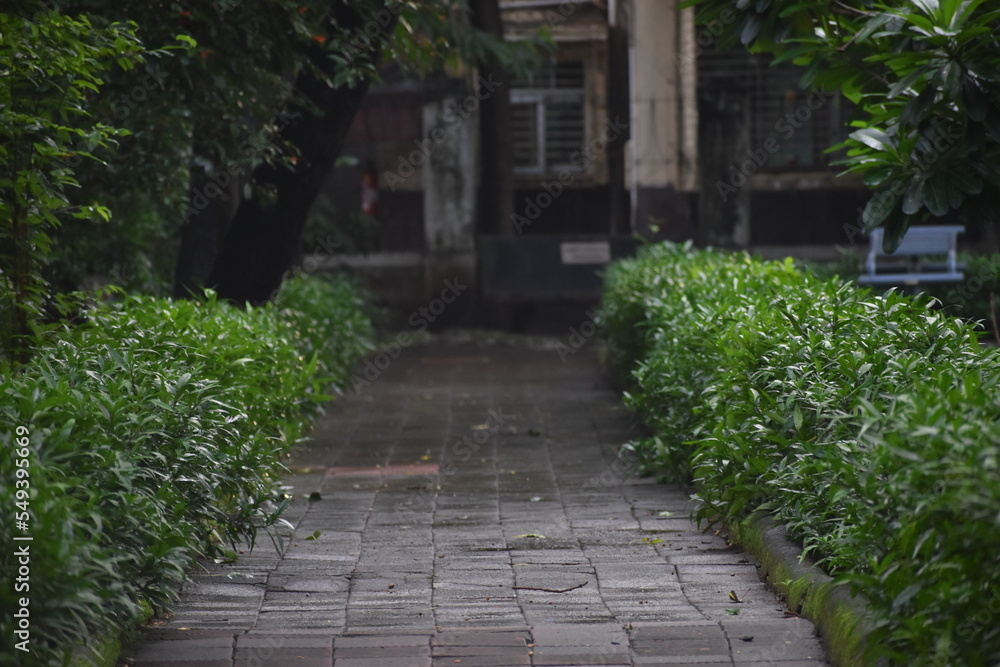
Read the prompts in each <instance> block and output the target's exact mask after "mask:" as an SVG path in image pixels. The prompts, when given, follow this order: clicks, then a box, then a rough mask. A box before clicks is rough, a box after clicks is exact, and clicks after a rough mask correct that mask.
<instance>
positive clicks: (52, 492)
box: [0, 278, 372, 664]
mask: <svg viewBox="0 0 1000 667" xmlns="http://www.w3.org/2000/svg"><path fill="white" fill-rule="evenodd" d="M371 338H372V332H371V326H370V323H369V320H368V318H367V317H366V315H365V314H364V312H363V309H362V303H361V301H360V299H359V297H358V295H357V293H356V291H355V290H354V289H353V287H351V286H350V285H349V284H347V283H346V282H345V281H343V280H332V281H323V280H319V279H315V278H311V279H295V280H291V281H289V282H288V283H286V285H285V287H284V288H283V289H282V291H281V293H280V294H279V296H278V298H277V300H276V303H275V304H273V305H269V306H267V307H265V308H260V309H249V308H248V309H246V310H242V309H239V308H236V307H234V306H232V305H229V304H227V303H221V302H218V301H216V300H215V299H213V298H208V299H207V300H206V301H205V302H202V303H195V302H192V301H169V300H165V299H156V298H150V297H126V298H125V299H124V300H123V301H122V302H120V303H116V304H113V305H105V306H100V307H97V308H95V309H93V310H90V311H88V312H87V313H86V315H85V321H84V322H83V323H81V324H78V325H76V326H73V327H68V328H66V329H65V330H64V331H63V332H62V333H61V334H59V335H58V336H57V337H56V339H55V340H54V342H53V343H52V345H51V347H49V348H47V349H43V350H38V351H36V354H35V357H34V360H33V361H32V362H31V363H30V364H29V365H28V366H27V367H26V368H24V369H23V372H22V373H21V374H19V375H17V376H14V377H7V378H5V379H4V383H3V387H2V391H0V415H2V421H3V427H2V429H0V439H2V441H3V444H4V451H5V455H4V457H3V458H2V459H0V479H2V480H3V482H2V484H0V507H3V521H2V523H0V525H2V532H3V537H4V544H5V545H7V546H5V548H4V554H3V561H2V562H3V566H4V567H3V571H2V579H3V581H0V605H2V609H3V615H2V617H0V633H2V635H3V637H4V641H3V642H2V644H0V663H2V664H50V663H56V662H58V660H59V656H60V655H61V654H63V653H64V652H65V651H66V650H68V649H70V650H71V649H72V648H73V647H74V646H76V645H77V644H78V643H80V642H82V643H84V644H86V643H88V638H89V637H92V636H94V635H96V634H99V633H107V632H113V631H115V630H116V629H119V628H123V627H127V626H128V625H129V624H130V623H132V622H133V621H134V619H135V618H136V617H137V614H138V613H139V604H140V602H141V601H143V600H147V601H149V602H152V603H153V604H154V605H156V606H159V607H162V606H164V605H167V604H168V603H169V602H170V601H172V600H173V599H174V598H175V597H176V595H177V593H178V590H179V587H180V585H181V584H182V583H183V581H184V578H185V572H186V570H187V569H188V567H189V566H190V565H191V564H192V563H193V561H194V559H195V558H197V557H199V556H201V555H206V556H209V555H211V556H222V557H227V556H229V555H231V552H230V548H233V547H234V546H235V545H236V544H237V543H238V542H239V541H241V540H243V539H252V538H253V536H254V535H255V534H256V531H257V530H258V529H260V528H266V527H267V526H270V525H271V524H273V523H274V522H275V521H276V520H277V518H278V515H279V513H280V511H281V510H282V509H283V507H281V506H280V505H278V504H276V502H277V501H276V496H275V494H274V492H273V490H272V484H273V482H274V481H275V479H276V476H277V475H280V474H281V472H282V463H281V461H282V458H283V456H284V455H285V454H287V453H288V451H289V449H290V448H291V447H292V446H293V445H294V444H295V443H296V442H298V441H300V440H301V439H302V436H303V434H304V432H305V430H306V429H307V427H308V425H309V423H310V421H311V419H312V418H313V417H314V416H315V415H316V414H317V412H318V410H319V409H320V406H321V404H322V403H323V402H324V401H326V400H327V399H328V398H329V396H327V395H326V393H325V392H326V390H327V388H328V386H329V385H330V384H333V385H334V386H336V385H337V384H338V383H340V384H343V383H345V382H346V380H347V378H348V376H349V371H350V370H351V367H352V366H353V364H354V362H355V361H356V360H357V359H358V358H359V357H360V356H361V355H363V354H364V353H365V352H366V351H367V350H368V349H369V346H370V341H371ZM19 427H21V428H20V431H19ZM25 430H26V431H27V434H28V435H27V436H26V438H27V440H22V441H20V442H18V441H17V440H16V437H17V436H19V435H21V434H23V433H24V432H25ZM25 442H30V444H28V445H27V447H26V448H22V447H21V445H22V444H24V443H25ZM18 450H20V451H18ZM18 454H21V455H26V456H18ZM17 459H23V460H25V461H26V462H27V467H26V468H18V467H17V464H16V463H15V460H17ZM21 465H24V464H23V463H22V464H21ZM19 469H21V470H27V471H28V475H27V477H24V478H23V479H24V480H25V481H26V482H27V485H28V488H29V490H28V492H27V496H26V497H25V496H24V494H22V496H21V498H18V497H17V496H16V493H17V490H16V478H17V475H18V474H21V475H22V476H23V475H24V473H18V472H17V471H18V470H19ZM22 486H24V484H23V483H22ZM19 501H21V502H22V503H25V504H24V505H22V507H21V509H22V510H23V509H27V510H28V514H29V517H30V518H29V519H28V530H27V531H23V530H20V529H18V526H17V525H16V524H14V521H13V519H14V518H15V514H14V513H15V511H16V508H17V507H18V502H19ZM23 535H30V536H31V537H32V538H33V539H32V541H31V542H23V541H19V542H14V541H13V537H14V536H23ZM23 546H28V547H29V549H30V558H28V559H27V560H28V561H29V564H28V567H29V569H30V574H29V575H28V579H29V580H30V581H29V582H28V585H29V586H30V589H29V590H23V588H22V590H18V589H19V587H18V585H17V584H18V582H17V580H16V575H17V571H18V566H19V564H18V563H17V560H16V559H14V558H13V553H14V550H15V548H20V547H23ZM22 597H26V598H28V600H29V601H30V605H29V607H28V611H29V613H30V617H29V619H30V644H29V645H28V647H29V648H30V649H31V651H32V655H31V656H27V655H25V654H24V653H22V652H20V651H18V650H17V649H16V648H15V647H14V646H12V643H13V642H12V641H10V640H11V638H14V641H15V642H17V641H19V640H20V639H21V638H19V637H17V636H16V635H15V634H14V630H15V628H16V625H15V624H16V623H17V622H18V621H17V620H16V619H15V614H16V613H17V612H18V610H19V609H20V608H21V605H20V598H22ZM26 658H28V660H27V661H25V659H26Z"/></svg>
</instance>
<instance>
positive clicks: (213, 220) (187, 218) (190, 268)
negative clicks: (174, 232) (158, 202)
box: [173, 126, 243, 299]
mask: <svg viewBox="0 0 1000 667" xmlns="http://www.w3.org/2000/svg"><path fill="white" fill-rule="evenodd" d="M209 131H210V130H209V129H208V128H205V127H204V126H199V127H196V128H195V131H194V154H195V155H205V152H206V151H205V147H204V142H203V141H202V138H203V137H205V136H207V133H208V132H209ZM220 173H222V172H221V170H217V172H216V173H214V174H212V173H205V172H203V171H202V170H201V169H199V168H198V167H195V168H194V170H193V171H192V176H191V185H190V189H189V194H188V197H189V201H188V207H187V209H186V210H185V214H184V229H183V235H182V236H181V246H180V250H179V252H178V256H177V266H176V267H175V270H174V290H173V292H174V298H175V299H186V298H189V297H191V296H192V295H195V296H197V294H198V293H199V292H200V291H201V289H202V288H203V287H204V286H205V284H206V282H207V281H208V277H209V275H211V273H212V267H213V266H215V258H216V255H217V254H218V249H219V244H220V243H222V239H223V237H224V236H225V234H226V229H227V228H228V227H229V221H230V220H231V219H232V218H233V216H234V215H235V214H236V210H237V208H238V207H239V205H240V198H241V190H242V183H243V180H242V179H240V178H239V176H238V175H236V174H226V176H227V178H226V179H220V178H218V175H219V174H220ZM213 176H215V177H216V179H215V180H213V178H212V177H213ZM220 180H221V181H224V182H225V181H228V183H227V186H226V188H225V191H223V190H222V188H220V187H219V181H220Z"/></svg>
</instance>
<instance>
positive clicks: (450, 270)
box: [422, 94, 479, 328]
mask: <svg viewBox="0 0 1000 667" xmlns="http://www.w3.org/2000/svg"><path fill="white" fill-rule="evenodd" d="M423 127H424V138H423V144H422V151H423V152H424V153H425V154H426V156H427V158H426V161H425V163H424V167H423V172H424V242H425V252H424V280H425V285H424V287H425V289H424V291H425V293H426V294H427V298H428V299H433V298H436V297H438V295H439V294H440V292H441V291H442V289H443V288H444V286H446V285H449V284H455V283H457V284H459V285H463V286H466V287H467V288H468V289H465V290H464V291H463V293H462V295H461V296H460V297H459V298H458V299H457V300H456V301H454V302H453V303H450V305H449V306H448V307H447V309H446V311H445V312H444V313H443V314H442V315H441V317H440V318H439V319H438V320H437V321H436V322H435V328H436V327H438V326H448V325H456V324H468V318H469V317H470V313H471V309H472V306H473V304H472V302H473V300H474V299H473V297H472V295H473V293H474V292H475V286H474V285H475V273H476V254H475V248H476V237H475V229H476V226H475V222H476V190H477V187H478V173H477V172H478V146H479V138H478V133H479V113H478V102H477V101H476V98H475V97H474V96H472V97H470V96H459V95H456V94H447V95H445V96H443V97H442V98H440V99H435V100H431V101H428V102H426V103H425V104H424V108H423Z"/></svg>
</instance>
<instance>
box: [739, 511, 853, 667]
mask: <svg viewBox="0 0 1000 667" xmlns="http://www.w3.org/2000/svg"><path fill="white" fill-rule="evenodd" d="M730 529H731V532H732V534H733V537H734V538H735V539H736V541H737V542H739V543H740V545H741V546H742V547H743V548H744V549H746V550H747V551H748V552H749V553H750V554H752V555H753V556H754V558H756V560H757V562H758V563H759V564H760V575H761V577H762V578H764V580H765V581H766V582H767V583H768V584H769V585H771V586H773V587H774V588H775V589H776V590H777V591H778V592H779V593H781V594H782V595H784V596H785V598H786V599H787V601H788V607H789V609H792V610H795V611H797V612H799V613H801V614H802V615H803V616H805V617H806V618H808V619H809V620H811V621H812V622H813V623H814V624H815V625H816V628H817V630H818V631H819V633H820V635H821V636H822V637H823V641H824V643H825V645H826V648H827V651H828V653H829V657H830V660H831V661H832V662H833V664H834V665H837V666H838V667H847V666H852V667H853V666H855V665H863V664H866V662H865V658H864V653H865V648H866V646H867V644H868V638H869V636H870V635H871V632H872V621H871V617H870V616H869V614H868V607H867V601H866V600H865V599H864V597H863V596H860V595H858V596H852V595H851V594H850V592H849V591H848V589H847V588H846V587H845V586H838V585H836V584H835V583H834V581H833V578H832V577H830V576H829V575H827V574H825V573H824V572H822V571H821V570H820V569H819V568H818V567H816V565H814V564H813V561H812V560H811V559H810V558H808V557H807V556H804V555H803V553H802V547H800V546H799V545H797V544H795V543H794V542H792V541H791V540H789V539H788V535H787V534H786V531H785V527H784V526H782V525H780V524H778V523H777V522H776V521H775V520H774V519H773V518H772V517H771V514H770V512H766V511H756V512H754V513H752V514H751V515H750V516H749V517H747V518H746V519H744V520H743V521H741V522H739V523H735V524H732V525H731V526H730Z"/></svg>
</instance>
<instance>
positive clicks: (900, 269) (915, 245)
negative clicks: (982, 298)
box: [858, 225, 965, 285]
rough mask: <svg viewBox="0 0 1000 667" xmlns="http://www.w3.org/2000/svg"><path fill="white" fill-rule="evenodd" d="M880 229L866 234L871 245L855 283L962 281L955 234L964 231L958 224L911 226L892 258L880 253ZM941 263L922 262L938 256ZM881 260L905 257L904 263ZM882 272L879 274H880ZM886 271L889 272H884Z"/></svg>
mask: <svg viewBox="0 0 1000 667" xmlns="http://www.w3.org/2000/svg"><path fill="white" fill-rule="evenodd" d="M883 232H884V230H883V229H882V228H879V229H876V230H874V231H872V233H871V234H870V235H869V241H870V243H871V245H870V247H869V248H868V257H867V259H866V260H865V273H863V274H862V275H861V276H860V277H859V278H858V282H859V283H862V284H868V285H887V284H893V285H918V284H920V283H947V282H956V283H957V282H962V281H963V280H964V279H965V275H964V274H963V273H962V271H963V269H964V268H965V267H964V266H963V265H962V264H959V263H958V260H957V257H956V245H957V242H958V235H959V234H962V233H963V232H965V227H962V226H961V225H939V226H926V227H910V228H909V229H908V230H906V235H905V236H903V242H902V243H900V244H899V247H898V248H897V249H896V251H895V252H894V253H892V254H891V255H889V254H886V253H885V252H884V251H883V250H882V236H883ZM940 256H944V257H945V258H946V259H945V261H944V262H941V261H936V262H935V261H929V262H928V261H922V258H926V257H940ZM883 257H903V258H907V259H906V261H903V262H890V263H886V262H882V263H881V264H879V259H880V258H883ZM880 270H881V272H880ZM886 270H888V271H889V273H886Z"/></svg>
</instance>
